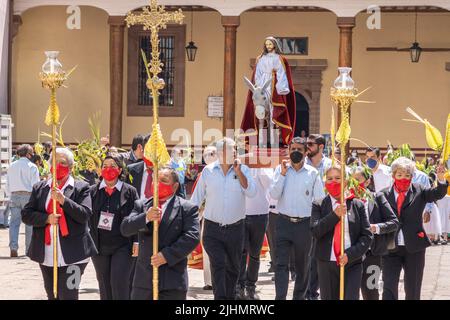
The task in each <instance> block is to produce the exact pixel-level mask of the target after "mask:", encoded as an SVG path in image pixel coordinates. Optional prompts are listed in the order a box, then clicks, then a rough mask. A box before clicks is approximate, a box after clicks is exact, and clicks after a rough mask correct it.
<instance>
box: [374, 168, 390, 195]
mask: <svg viewBox="0 0 450 320" xmlns="http://www.w3.org/2000/svg"><path fill="white" fill-rule="evenodd" d="M373 183H374V184H375V192H380V191H381V190H383V189H386V188H390V187H392V183H393V181H392V173H391V168H389V167H388V166H385V165H384V164H381V163H380V164H379V165H378V168H377V171H375V172H374V173H373Z"/></svg>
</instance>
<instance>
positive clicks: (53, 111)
mask: <svg viewBox="0 0 450 320" xmlns="http://www.w3.org/2000/svg"><path fill="white" fill-rule="evenodd" d="M58 54H59V51H46V52H45V55H46V56H47V60H46V61H45V63H44V64H43V66H42V72H41V73H40V74H39V78H40V80H41V83H42V87H43V88H44V89H48V90H50V105H49V106H48V110H47V114H46V115H45V124H46V125H47V126H51V127H52V146H53V147H52V190H56V126H57V125H58V124H59V118H60V112H59V106H58V103H57V102H56V90H57V89H59V88H60V87H62V86H64V81H66V80H67V78H68V77H69V75H70V74H71V73H72V72H73V71H74V70H75V68H73V69H72V70H70V71H69V72H68V73H67V74H66V72H65V71H64V70H63V69H62V65H61V63H60V62H59V61H58V59H57V58H58ZM56 213H57V212H56V200H55V199H53V214H56ZM52 239H53V296H54V297H55V299H56V298H57V297H58V246H57V244H58V225H57V224H54V225H53V238H52Z"/></svg>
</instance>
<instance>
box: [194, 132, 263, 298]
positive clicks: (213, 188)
mask: <svg viewBox="0 0 450 320" xmlns="http://www.w3.org/2000/svg"><path fill="white" fill-rule="evenodd" d="M235 147H236V143H235V142H234V141H233V140H232V139H229V138H223V139H221V140H219V141H218V142H217V143H216V148H217V156H218V160H217V161H215V162H213V163H211V164H209V165H207V166H206V167H205V168H204V169H203V171H202V175H201V176H200V179H199V180H198V182H197V185H196V186H195V190H194V192H193V194H192V198H191V201H192V202H193V203H194V204H195V205H197V206H199V207H200V205H201V204H202V203H203V200H205V201H206V202H205V210H204V212H203V218H204V228H203V246H204V248H205V250H206V253H207V254H208V256H209V259H210V264H211V275H212V286H213V292H214V299H216V300H224V299H225V300H234V299H235V298H236V285H237V281H238V278H239V270H240V264H241V258H242V252H243V250H244V234H245V225H244V220H245V197H246V196H247V197H250V198H251V197H254V196H255V195H256V188H255V183H254V181H253V178H252V176H251V175H250V170H249V168H248V167H247V166H245V165H242V164H241V162H240V160H239V159H236V150H235Z"/></svg>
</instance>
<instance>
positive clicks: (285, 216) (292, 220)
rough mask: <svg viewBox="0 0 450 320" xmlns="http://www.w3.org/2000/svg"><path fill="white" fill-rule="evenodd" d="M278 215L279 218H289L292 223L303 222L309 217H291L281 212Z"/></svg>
mask: <svg viewBox="0 0 450 320" xmlns="http://www.w3.org/2000/svg"><path fill="white" fill-rule="evenodd" d="M279 216H280V217H281V218H283V219H285V220H289V221H290V222H293V223H299V222H303V221H305V220H308V219H309V218H310V217H304V218H293V217H290V216H287V215H285V214H282V213H280V214H279Z"/></svg>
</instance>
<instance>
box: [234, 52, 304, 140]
mask: <svg viewBox="0 0 450 320" xmlns="http://www.w3.org/2000/svg"><path fill="white" fill-rule="evenodd" d="M280 59H281V62H282V65H283V67H284V71H285V72H286V77H287V80H288V83H289V93H288V94H287V95H279V94H278V92H277V90H276V84H277V77H276V73H275V71H274V72H273V77H272V105H273V118H272V120H273V122H274V123H275V124H276V126H278V127H279V129H280V131H281V132H280V133H281V134H280V137H281V142H282V143H283V144H286V145H288V144H289V142H290V141H291V140H292V138H293V137H294V133H295V117H296V116H295V109H296V108H295V91H294V85H293V84H292V77H291V68H290V66H289V63H288V61H287V59H286V58H285V57H283V56H282V55H280ZM258 60H259V58H258V59H257V60H256V64H258ZM255 71H256V66H255V69H254V70H253V75H252V83H255ZM241 129H242V130H243V131H244V134H245V135H251V134H250V132H248V131H247V130H249V131H250V130H251V129H253V130H255V131H254V133H253V134H254V135H256V134H257V132H258V119H257V118H256V115H255V106H254V105H253V93H252V91H251V90H249V91H248V95H247V102H246V105H245V111H244V116H243V118H242V123H241Z"/></svg>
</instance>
